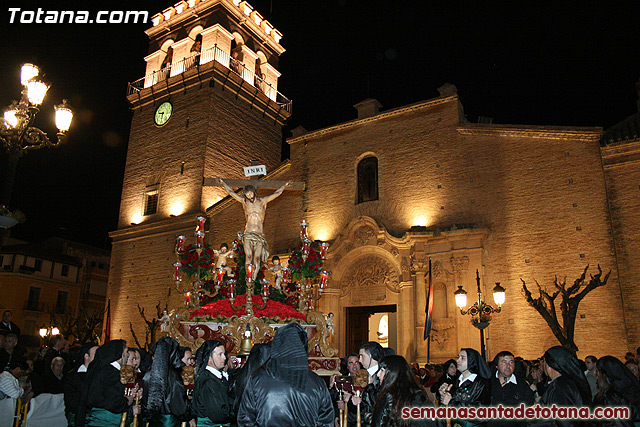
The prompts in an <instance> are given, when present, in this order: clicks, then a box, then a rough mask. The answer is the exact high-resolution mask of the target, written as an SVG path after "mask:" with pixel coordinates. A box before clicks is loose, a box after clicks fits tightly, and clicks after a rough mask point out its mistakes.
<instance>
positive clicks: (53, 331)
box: [38, 326, 60, 345]
mask: <svg viewBox="0 0 640 427" xmlns="http://www.w3.org/2000/svg"><path fill="white" fill-rule="evenodd" d="M59 333H60V330H59V329H58V328H56V327H55V326H49V327H48V328H45V327H42V328H40V329H38V335H40V338H42V340H43V341H44V342H45V344H46V345H49V338H51V337H53V336H56V335H58V334H59Z"/></svg>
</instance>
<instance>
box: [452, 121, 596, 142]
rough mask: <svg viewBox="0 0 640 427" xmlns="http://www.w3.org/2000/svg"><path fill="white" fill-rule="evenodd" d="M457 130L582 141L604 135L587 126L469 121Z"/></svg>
mask: <svg viewBox="0 0 640 427" xmlns="http://www.w3.org/2000/svg"><path fill="white" fill-rule="evenodd" d="M457 130H458V133H459V134H461V135H492V136H505V137H519V138H522V137H525V138H539V139H562V140H566V139H572V140H581V141H599V140H600V137H601V135H602V128H600V127H586V126H584V127H582V126H576V127H568V126H538V125H497V124H484V123H468V124H461V125H459V126H458V128H457Z"/></svg>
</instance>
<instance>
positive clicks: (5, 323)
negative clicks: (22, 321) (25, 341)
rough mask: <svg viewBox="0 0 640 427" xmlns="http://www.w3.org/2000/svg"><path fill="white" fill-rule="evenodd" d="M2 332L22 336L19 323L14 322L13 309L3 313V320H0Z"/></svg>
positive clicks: (0, 331) (0, 330)
mask: <svg viewBox="0 0 640 427" xmlns="http://www.w3.org/2000/svg"><path fill="white" fill-rule="evenodd" d="M0 334H2V335H5V336H6V335H7V334H16V335H17V336H20V328H18V325H16V324H15V323H13V313H11V310H5V311H4V313H3V314H2V322H0Z"/></svg>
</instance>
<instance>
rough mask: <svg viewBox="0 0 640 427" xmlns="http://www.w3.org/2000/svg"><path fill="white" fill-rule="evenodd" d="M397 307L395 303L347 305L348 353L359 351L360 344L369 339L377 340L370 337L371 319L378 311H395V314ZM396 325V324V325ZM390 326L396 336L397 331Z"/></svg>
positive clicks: (391, 332)
mask: <svg viewBox="0 0 640 427" xmlns="http://www.w3.org/2000/svg"><path fill="white" fill-rule="evenodd" d="M396 311H397V307H396V305H395V304H393V305H373V306H367V307H347V313H346V314H347V315H346V319H347V324H346V329H347V334H346V336H347V342H346V344H347V345H346V350H347V352H346V354H349V353H357V352H358V349H359V348H360V346H361V345H362V344H364V343H366V342H368V341H376V340H372V339H370V334H369V329H370V327H369V319H370V318H371V317H372V316H373V315H374V314H376V313H393V314H395V313H396ZM394 326H395V325H394ZM392 329H395V328H390V330H389V334H393V335H394V337H395V334H396V331H395V330H392Z"/></svg>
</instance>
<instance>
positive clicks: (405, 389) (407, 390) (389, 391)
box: [371, 355, 438, 427]
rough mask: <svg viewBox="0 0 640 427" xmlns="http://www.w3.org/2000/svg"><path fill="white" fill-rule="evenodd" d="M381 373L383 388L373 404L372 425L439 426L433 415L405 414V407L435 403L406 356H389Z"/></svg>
mask: <svg viewBox="0 0 640 427" xmlns="http://www.w3.org/2000/svg"><path fill="white" fill-rule="evenodd" d="M377 375H378V378H379V379H380V392H379V393H378V399H377V400H376V402H375V406H374V407H373V421H372V423H371V426H372V427H389V426H416V427H417V426H420V427H437V426H438V423H437V422H436V421H435V420H432V419H430V418H423V419H419V420H411V419H404V418H402V415H403V414H402V410H403V408H410V407H427V406H433V404H432V403H431V401H429V398H428V397H427V393H426V391H425V390H424V388H422V386H421V385H419V384H418V383H417V381H416V380H415V377H414V375H413V373H412V372H411V367H409V364H408V363H407V361H406V360H405V358H404V357H402V356H396V355H393V356H387V357H385V358H384V359H382V360H381V361H380V369H379V370H378V373H377Z"/></svg>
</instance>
